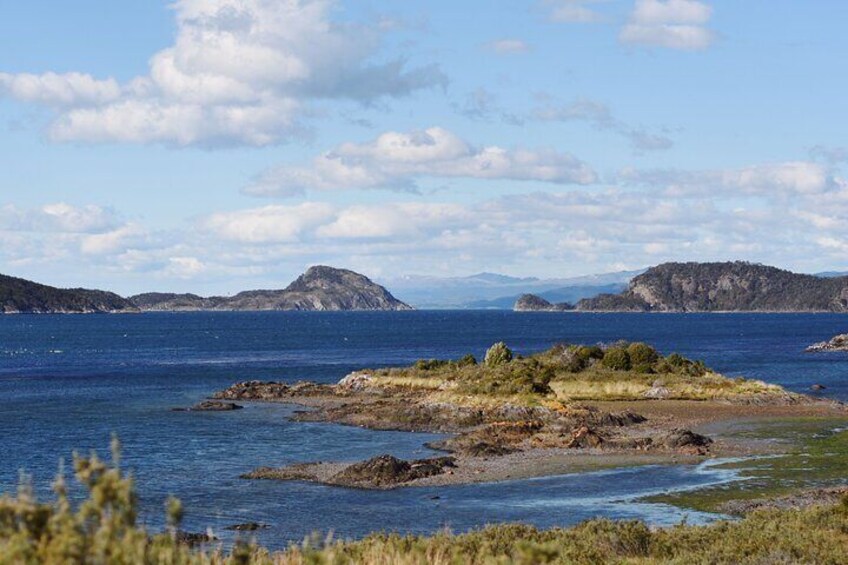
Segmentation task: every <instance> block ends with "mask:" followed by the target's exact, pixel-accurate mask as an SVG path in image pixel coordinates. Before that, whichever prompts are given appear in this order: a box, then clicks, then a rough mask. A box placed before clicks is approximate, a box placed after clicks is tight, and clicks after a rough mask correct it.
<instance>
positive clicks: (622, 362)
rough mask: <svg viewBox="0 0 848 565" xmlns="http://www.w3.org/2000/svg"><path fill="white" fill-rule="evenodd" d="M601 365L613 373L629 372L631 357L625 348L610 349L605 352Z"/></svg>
mask: <svg viewBox="0 0 848 565" xmlns="http://www.w3.org/2000/svg"><path fill="white" fill-rule="evenodd" d="M601 364H602V365H603V366H604V367H606V368H607V369H612V370H613V371H629V370H630V355H629V354H628V353H627V349H625V348H624V347H610V348H609V349H607V350H606V351H605V352H604V358H603V359H601Z"/></svg>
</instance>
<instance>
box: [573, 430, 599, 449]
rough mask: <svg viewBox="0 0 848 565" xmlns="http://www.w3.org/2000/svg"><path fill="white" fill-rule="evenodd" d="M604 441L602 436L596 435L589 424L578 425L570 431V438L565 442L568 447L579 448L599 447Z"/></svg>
mask: <svg viewBox="0 0 848 565" xmlns="http://www.w3.org/2000/svg"><path fill="white" fill-rule="evenodd" d="M603 443H604V438H602V437H601V436H600V435H598V433H597V432H595V431H594V430H593V429H591V428H590V427H589V426H580V427H579V428H577V429H576V430H574V431H573V432H571V439H570V440H569V442H568V443H567V444H566V447H567V448H569V449H579V448H587V447H600V445H601V444H603Z"/></svg>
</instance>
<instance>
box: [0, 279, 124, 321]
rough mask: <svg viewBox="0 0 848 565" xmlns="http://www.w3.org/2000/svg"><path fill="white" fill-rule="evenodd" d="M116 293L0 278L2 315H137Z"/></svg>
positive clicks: (0, 308)
mask: <svg viewBox="0 0 848 565" xmlns="http://www.w3.org/2000/svg"><path fill="white" fill-rule="evenodd" d="M137 311H138V308H136V306H135V305H134V304H132V303H131V302H130V301H129V300H126V299H125V298H121V297H120V296H118V295H117V294H115V293H112V292H106V291H103V290H88V289H84V288H72V289H64V288H55V287H52V286H47V285H43V284H38V283H35V282H32V281H28V280H25V279H18V278H15V277H7V276H4V275H0V314H94V313H104V312H137Z"/></svg>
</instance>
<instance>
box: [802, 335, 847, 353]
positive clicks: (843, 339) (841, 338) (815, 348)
mask: <svg viewBox="0 0 848 565" xmlns="http://www.w3.org/2000/svg"><path fill="white" fill-rule="evenodd" d="M806 351H808V352H810V353H816V352H819V351H848V334H840V335H838V336H835V337H833V338H831V339H830V340H828V341H822V342H820V343H814V344H813V345H811V346H810V347H808V348H807V349H806Z"/></svg>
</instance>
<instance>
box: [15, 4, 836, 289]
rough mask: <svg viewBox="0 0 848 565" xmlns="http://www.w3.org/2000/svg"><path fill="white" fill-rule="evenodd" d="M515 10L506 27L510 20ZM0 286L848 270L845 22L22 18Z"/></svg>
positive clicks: (752, 14) (180, 8)
mask: <svg viewBox="0 0 848 565" xmlns="http://www.w3.org/2000/svg"><path fill="white" fill-rule="evenodd" d="M493 4H494V5H493ZM0 14H2V17H0V154H2V155H3V160H2V169H3V175H2V176H0V272H3V273H8V274H14V275H18V276H23V277H27V278H33V279H38V280H42V281H44V282H48V283H51V284H57V285H66V286H77V285H85V286H98V287H106V288H111V289H115V290H118V291H121V292H125V293H131V292H136V291H142V290H153V289H162V290H193V291H198V292H209V293H211V292H222V293H227V292H234V291H237V290H240V289H244V288H251V287H258V286H262V287H269V286H271V287H279V286H283V285H285V284H286V283H287V282H288V281H289V280H291V279H292V278H293V277H294V276H296V275H297V274H298V273H299V272H301V271H302V270H303V269H304V268H305V267H307V266H309V265H311V264H317V263H326V264H333V265H338V266H346V267H350V268H354V269H357V270H360V271H362V272H365V273H366V274H369V275H372V276H375V277H377V278H381V279H384V280H385V279H391V278H392V277H394V276H397V275H401V274H413V273H424V274H435V275H445V276H450V275H465V274H470V273H473V272H477V271H482V270H486V271H497V272H502V273H506V274H512V275H518V276H529V275H535V276H557V277H560V276H571V275H579V274H587V273H593V272H604V271H611V270H619V269H631V268H639V267H643V266H647V265H651V264H656V263H660V262H663V261H668V260H726V259H745V260H751V261H758V262H764V263H770V264H775V265H778V266H782V267H787V268H792V269H795V270H799V271H809V272H812V271H819V270H829V269H848V264H846V261H845V259H844V258H845V257H846V253H847V252H848V239H846V229H845V226H846V225H848V224H846V221H848V181H846V180H845V178H844V170H843V169H844V164H845V161H846V158H848V149H846V148H848V140H846V134H845V124H846V118H848V115H847V114H848V112H846V108H845V102H844V99H845V92H848V72H846V71H848V68H846V67H848V63H846V60H845V57H844V54H845V53H846V52H848V38H846V36H845V34H844V29H843V28H844V22H845V21H848V3H845V2H841V1H836V0H827V1H826V0H820V1H816V2H801V1H798V0H796V1H773V0H772V1H760V0H748V1H746V2H731V1H720V0H715V1H708V0H704V1H696V0H608V1H607V0H525V1H519V0H510V1H504V2H498V3H492V2H483V1H465V2H461V3H459V2H443V1H430V2H419V1H416V0H410V1H407V2H388V1H357V2H353V1H349V0H347V1H345V0H336V1H333V0H300V1H296V0H273V1H272V0H178V1H176V2H172V3H169V2H153V1H149V0H145V1H141V0H132V1H124V2H119V3H116V2H103V1H95V0H81V1H79V2H73V3H60V2H55V1H54V2H47V1H44V0H33V1H30V2H27V3H15V4H12V3H9V2H0Z"/></svg>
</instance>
